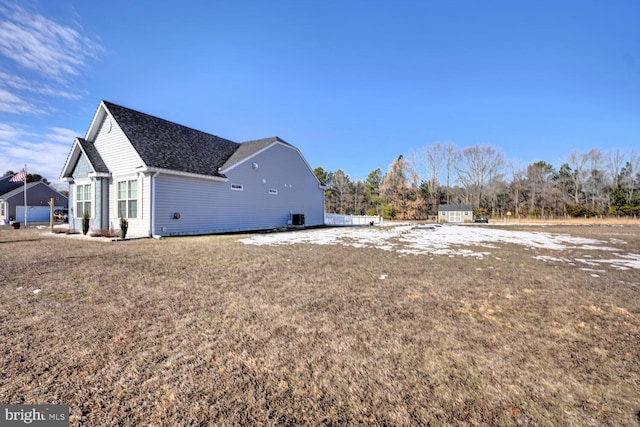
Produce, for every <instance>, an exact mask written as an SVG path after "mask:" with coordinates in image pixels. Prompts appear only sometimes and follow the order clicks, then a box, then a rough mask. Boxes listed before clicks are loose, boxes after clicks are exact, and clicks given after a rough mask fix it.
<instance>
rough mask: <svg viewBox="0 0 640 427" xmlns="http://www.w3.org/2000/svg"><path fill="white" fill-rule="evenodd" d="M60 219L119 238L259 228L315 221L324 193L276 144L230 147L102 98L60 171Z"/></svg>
mask: <svg viewBox="0 0 640 427" xmlns="http://www.w3.org/2000/svg"><path fill="white" fill-rule="evenodd" d="M61 178H62V179H63V180H66V181H67V182H69V198H70V204H69V222H70V223H72V224H73V226H75V227H76V228H80V226H81V218H82V214H83V212H85V211H87V212H89V216H90V217H91V218H92V224H93V225H94V227H95V228H110V229H114V230H117V229H119V221H120V218H121V217H124V218H127V220H128V222H129V229H128V233H127V235H128V236H131V237H141V236H174V235H189V234H209V233H219V232H230V231H251V230H266V229H274V228H280V227H287V226H290V225H305V226H315V225H322V224H323V223H324V188H323V187H322V186H321V185H320V182H319V181H318V179H317V178H316V176H315V174H314V173H313V170H312V169H311V167H310V166H309V164H308V163H307V162H306V160H305V159H304V157H303V156H302V154H301V153H300V151H299V150H298V149H297V148H296V147H294V146H292V145H290V144H288V143H287V142H285V141H283V140H282V139H280V138H278V137H273V138H266V139H260V140H256V141H249V142H245V143H241V144H240V143H236V142H233V141H229V140H226V139H223V138H219V137H217V136H214V135H210V134H207V133H204V132H201V131H198V130H194V129H191V128H188V127H185V126H182V125H179V124H176V123H172V122H169V121H166V120H163V119H160V118H157V117H153V116H150V115H148V114H144V113H140V112H138V111H134V110H131V109H128V108H125V107H122V106H119V105H115V104H112V103H109V102H106V101H102V102H100V105H99V106H98V109H97V111H96V113H95V116H94V117H93V120H92V122H91V125H90V126H89V129H88V130H87V133H86V135H85V137H84V138H76V139H75V141H74V143H73V146H72V148H71V152H70V153H69V156H68V157H67V160H66V163H65V165H64V168H63V170H62V174H61Z"/></svg>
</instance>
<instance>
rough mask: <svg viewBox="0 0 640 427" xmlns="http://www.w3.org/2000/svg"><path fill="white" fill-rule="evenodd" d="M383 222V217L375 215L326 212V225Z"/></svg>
mask: <svg viewBox="0 0 640 427" xmlns="http://www.w3.org/2000/svg"><path fill="white" fill-rule="evenodd" d="M381 222H382V217H381V216H374V215H340V214H332V213H326V212H325V214H324V224H325V225H371V224H380V223H381Z"/></svg>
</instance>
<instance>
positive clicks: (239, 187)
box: [231, 184, 244, 191]
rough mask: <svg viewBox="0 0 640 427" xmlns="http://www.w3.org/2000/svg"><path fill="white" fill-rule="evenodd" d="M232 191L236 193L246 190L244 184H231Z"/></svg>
mask: <svg viewBox="0 0 640 427" xmlns="http://www.w3.org/2000/svg"><path fill="white" fill-rule="evenodd" d="M231 189H232V190H236V191H242V190H244V188H243V187H242V184H231Z"/></svg>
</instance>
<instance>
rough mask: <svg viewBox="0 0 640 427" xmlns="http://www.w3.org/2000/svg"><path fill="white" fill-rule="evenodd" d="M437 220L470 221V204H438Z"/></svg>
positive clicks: (471, 214)
mask: <svg viewBox="0 0 640 427" xmlns="http://www.w3.org/2000/svg"><path fill="white" fill-rule="evenodd" d="M438 220H439V221H441V222H458V223H459V222H472V221H473V206H472V205H440V206H438Z"/></svg>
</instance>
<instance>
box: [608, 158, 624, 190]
mask: <svg viewBox="0 0 640 427" xmlns="http://www.w3.org/2000/svg"><path fill="white" fill-rule="evenodd" d="M624 158H625V154H624V153H623V152H621V151H620V150H619V149H618V150H615V151H611V152H609V154H608V156H607V168H608V172H609V176H610V178H611V181H612V182H613V187H617V186H618V184H620V169H622V165H623V164H624Z"/></svg>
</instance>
